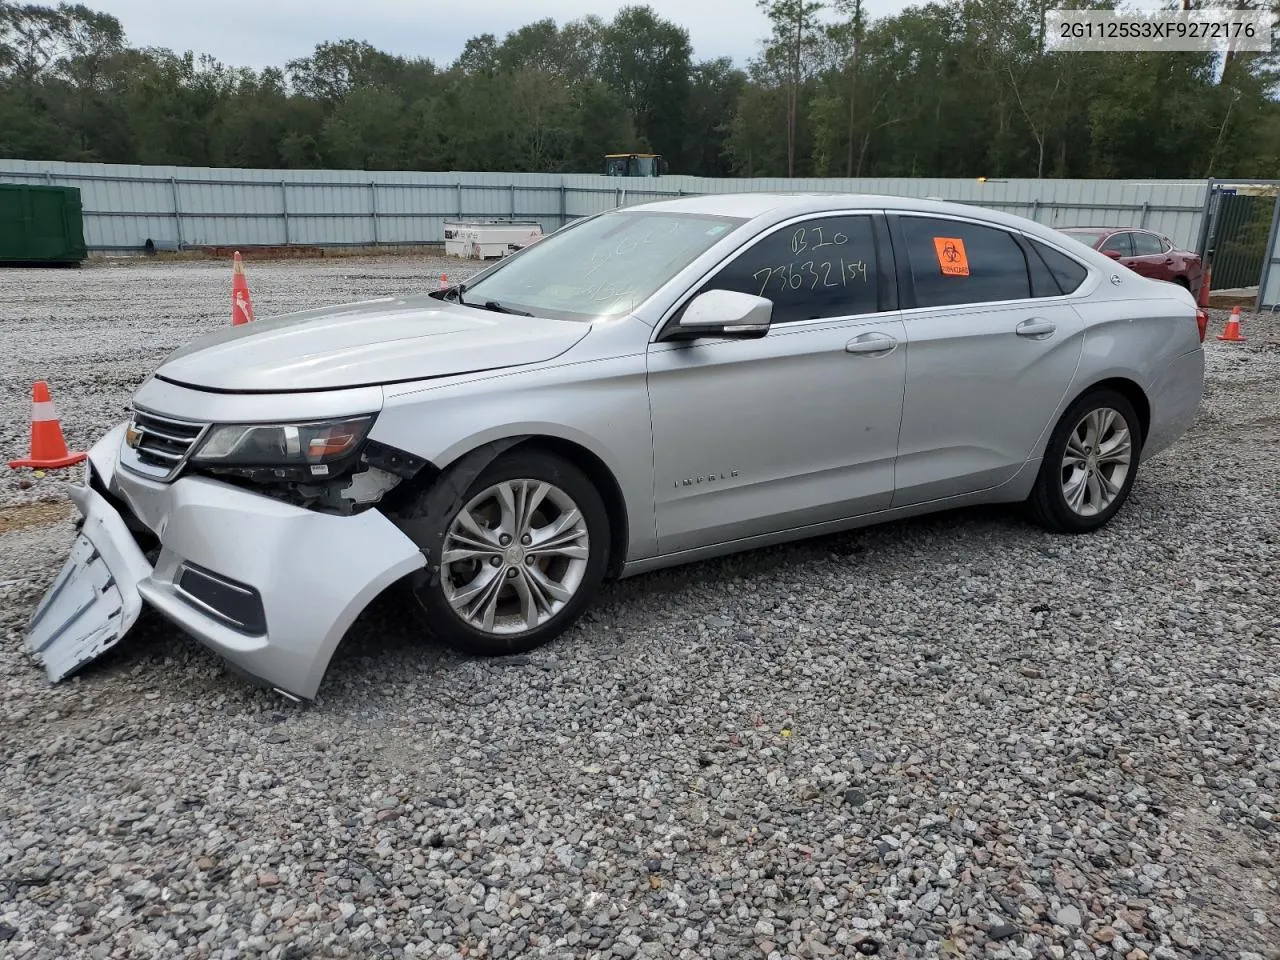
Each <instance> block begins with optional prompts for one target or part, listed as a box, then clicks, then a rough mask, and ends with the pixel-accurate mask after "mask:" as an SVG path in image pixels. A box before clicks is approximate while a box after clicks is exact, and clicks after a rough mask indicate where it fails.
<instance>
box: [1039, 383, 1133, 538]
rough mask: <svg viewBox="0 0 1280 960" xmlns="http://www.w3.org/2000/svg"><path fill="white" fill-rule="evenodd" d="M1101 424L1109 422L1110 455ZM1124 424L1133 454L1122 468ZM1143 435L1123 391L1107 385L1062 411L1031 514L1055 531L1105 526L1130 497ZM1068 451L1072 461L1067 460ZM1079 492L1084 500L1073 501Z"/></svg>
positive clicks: (1044, 464) (1047, 449) (1044, 525)
mask: <svg viewBox="0 0 1280 960" xmlns="http://www.w3.org/2000/svg"><path fill="white" fill-rule="evenodd" d="M1108 411H1109V413H1107V412H1108ZM1111 414H1114V417H1112V416H1110V415H1111ZM1090 423H1092V428H1091V427H1090V426H1089V424H1090ZM1100 424H1105V429H1104V431H1103V435H1102V448H1103V449H1104V451H1105V455H1104V456H1103V457H1101V458H1099V457H1098V449H1097V447H1098V444H1097V435H1096V428H1097V426H1099V425H1100ZM1121 427H1123V429H1124V430H1125V431H1127V432H1128V460H1127V462H1125V463H1124V464H1123V471H1122V473H1121V472H1119V471H1117V469H1116V467H1118V466H1120V460H1121V457H1120V456H1119V455H1120V453H1121V448H1122V442H1121V441H1120V436H1119V434H1118V433H1117V431H1118V430H1119V429H1121ZM1091 429H1092V430H1093V431H1094V433H1093V435H1092V436H1091V435H1090V430H1091ZM1073 435H1075V436H1074V440H1073ZM1142 441H1143V437H1142V425H1141V423H1140V422H1139V420H1138V415H1137V413H1135V412H1134V409H1133V404H1131V403H1130V402H1129V401H1128V400H1127V399H1126V398H1125V396H1124V395H1123V394H1121V393H1119V392H1117V391H1115V390H1109V389H1105V388H1104V389H1099V390H1093V391H1090V392H1089V393H1087V394H1085V395H1084V396H1082V397H1080V398H1079V399H1077V400H1076V401H1075V402H1074V403H1073V404H1071V406H1070V407H1068V408H1067V411H1066V413H1064V414H1063V415H1062V419H1061V420H1059V421H1058V425H1057V426H1056V427H1054V430H1053V434H1052V435H1051V436H1050V437H1049V443H1048V445H1047V446H1046V447H1045V452H1044V460H1043V461H1042V462H1041V464H1040V473H1039V475H1038V476H1037V477H1036V484H1035V486H1034V487H1033V488H1032V491H1031V496H1030V497H1028V498H1027V507H1028V510H1029V512H1030V514H1031V517H1032V519H1033V520H1034V521H1035V522H1036V523H1038V524H1040V525H1041V526H1042V527H1045V528H1046V529H1048V530H1051V531H1053V532H1055V533H1068V534H1078V533H1089V532H1091V531H1093V530H1097V529H1098V528H1099V527H1102V526H1104V525H1105V524H1106V523H1107V522H1108V521H1110V519H1111V518H1112V517H1114V516H1115V515H1116V513H1117V512H1118V511H1119V510H1120V508H1121V507H1122V506H1123V505H1124V503H1125V501H1126V500H1127V499H1128V498H1129V491H1130V490H1131V489H1132V488H1133V482H1134V479H1135V478H1136V477H1137V475H1138V459H1139V456H1140V455H1141V452H1142ZM1069 444H1070V450H1068V445H1069ZM1069 453H1070V454H1071V457H1070V460H1071V465H1069V464H1068V462H1067V461H1068V454H1069ZM1077 454H1079V456H1077ZM1091 471H1092V475H1091ZM1112 487H1114V488H1115V489H1114V490H1113V489H1111V488H1112ZM1069 493H1071V494H1072V495H1073V497H1072V498H1069V496H1068V494H1069ZM1076 494H1078V495H1079V502H1078V503H1077V504H1076V505H1075V506H1073V505H1072V502H1071V499H1074V495H1076ZM1108 497H1109V498H1110V499H1107V498H1108Z"/></svg>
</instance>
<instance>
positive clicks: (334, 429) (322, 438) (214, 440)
mask: <svg viewBox="0 0 1280 960" xmlns="http://www.w3.org/2000/svg"><path fill="white" fill-rule="evenodd" d="M373 420H374V418H373V416H372V415H369V416H364V417H350V418H347V419H343V420H317V421H313V422H310V423H243V424H222V425H218V426H215V427H213V428H212V429H211V430H210V431H209V434H208V436H207V437H206V438H205V441H204V443H202V444H200V448H199V449H198V450H197V451H196V452H195V453H194V454H193V455H192V457H191V459H192V461H193V462H194V463H200V464H205V465H207V466H210V467H215V468H216V467H229V468H234V467H257V468H267V469H268V470H270V468H273V467H274V468H281V469H280V470H279V471H278V472H279V475H280V476H282V477H283V476H286V475H290V474H293V473H295V472H297V471H298V469H299V468H302V471H303V472H304V473H306V474H309V475H310V476H314V477H324V476H328V475H329V472H330V467H331V465H333V464H334V463H336V462H339V461H343V460H346V459H347V458H349V457H351V456H352V455H353V454H355V453H356V452H357V451H358V450H359V449H360V445H361V444H362V443H363V442H364V438H365V437H366V436H367V435H368V433H369V428H370V427H371V426H373ZM253 472H254V473H258V472H259V471H257V470H255V471H253Z"/></svg>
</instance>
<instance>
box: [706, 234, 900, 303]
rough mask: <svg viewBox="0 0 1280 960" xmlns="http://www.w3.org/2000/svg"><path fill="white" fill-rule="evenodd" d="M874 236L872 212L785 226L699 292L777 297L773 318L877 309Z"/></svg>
mask: <svg viewBox="0 0 1280 960" xmlns="http://www.w3.org/2000/svg"><path fill="white" fill-rule="evenodd" d="M876 268H877V258H876V243H875V234H874V232H873V230H872V226H871V218H870V217H867V216H849V217H822V218H819V219H815V220H808V221H805V222H804V223H799V224H794V225H792V226H789V227H783V228H782V229H781V230H776V231H774V232H773V233H772V234H769V235H768V236H766V237H765V238H764V239H762V240H761V241H760V242H759V243H757V244H755V245H754V246H752V247H749V248H748V249H747V250H746V251H744V252H743V253H741V254H739V255H738V257H737V258H736V259H734V260H733V261H732V262H731V263H729V264H728V265H727V266H725V267H724V268H723V269H722V270H721V271H720V272H719V273H717V274H716V275H715V276H714V277H712V278H711V279H710V280H708V281H707V282H706V283H705V284H703V285H702V287H701V288H700V289H699V290H698V293H705V292H706V291H708V290H736V291H738V292H740V293H750V294H754V295H755V296H758V297H767V298H768V299H770V300H772V301H773V322H774V323H792V322H794V321H797V320H819V319H823V318H826V317H849V316H855V315H857V314H862V313H875V312H876V311H877V310H879V309H880V305H879V299H878V295H877V287H878V284H877V277H876Z"/></svg>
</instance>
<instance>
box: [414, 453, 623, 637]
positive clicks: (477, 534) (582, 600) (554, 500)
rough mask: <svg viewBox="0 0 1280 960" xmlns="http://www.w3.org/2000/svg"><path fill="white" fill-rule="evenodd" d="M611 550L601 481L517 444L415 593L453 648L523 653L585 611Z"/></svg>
mask: <svg viewBox="0 0 1280 960" xmlns="http://www.w3.org/2000/svg"><path fill="white" fill-rule="evenodd" d="M433 552H434V551H433ZM608 554H609V518H608V513H607V512H606V510H605V507H604V503H603V501H602V500H601V498H600V494H599V493H598V492H597V491H596V489H595V487H594V486H593V485H592V483H591V481H590V480H589V479H588V478H587V477H586V476H585V475H584V474H583V473H582V471H581V470H579V469H578V468H577V467H575V466H574V465H573V464H571V463H569V462H568V461H566V460H564V459H562V458H560V457H557V456H553V455H551V454H547V453H543V452H541V451H536V450H531V451H520V450H515V451H512V452H511V453H509V454H506V455H503V456H501V457H499V458H498V459H497V460H495V461H494V462H493V463H492V464H490V465H489V466H488V467H487V468H485V470H484V471H482V472H481V474H480V475H479V476H478V477H476V479H475V480H474V481H473V482H472V484H471V485H470V486H469V487H468V488H467V491H466V493H465V495H464V496H463V498H462V504H461V506H459V507H458V508H457V509H456V511H454V513H453V514H452V516H449V517H448V518H447V520H446V521H445V532H444V536H443V538H442V540H441V542H440V547H439V551H438V556H433V557H432V558H431V559H432V561H433V564H434V565H435V566H437V567H438V574H437V575H436V576H434V577H432V578H431V579H430V580H429V581H428V582H426V583H424V584H422V585H420V586H418V587H416V588H415V590H414V596H415V597H416V598H417V601H418V603H417V606H418V607H419V610H420V612H421V613H422V614H423V615H424V617H425V623H426V626H427V628H428V629H429V630H430V631H431V632H432V633H433V634H435V635H436V636H437V637H439V638H440V639H441V640H443V641H444V642H446V643H448V644H450V645H451V646H454V647H457V648H459V649H462V650H466V651H467V652H470V653H478V654H482V655H488V656H496V655H501V654H510V653H521V652H523V651H526V650H531V649H533V648H534V647H537V646H541V645H542V644H544V643H546V642H547V641H549V640H552V639H554V638H555V637H557V636H559V635H560V634H562V633H563V632H564V631H565V630H567V629H568V628H569V627H570V626H571V625H572V624H573V622H574V621H575V620H577V619H578V617H579V616H581V615H582V613H583V611H584V610H585V609H586V607H587V605H588V604H589V603H590V601H591V599H592V598H593V596H594V595H595V592H596V590H597V588H598V587H599V585H600V581H601V580H602V579H603V577H604V570H605V566H606V561H607V559H608Z"/></svg>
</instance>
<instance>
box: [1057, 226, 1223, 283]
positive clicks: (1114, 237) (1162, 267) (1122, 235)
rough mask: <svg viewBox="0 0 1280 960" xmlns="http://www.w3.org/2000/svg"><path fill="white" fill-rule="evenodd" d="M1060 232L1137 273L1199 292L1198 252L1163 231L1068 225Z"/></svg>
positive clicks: (1199, 266) (1200, 265)
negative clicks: (1182, 247)
mask: <svg viewBox="0 0 1280 960" xmlns="http://www.w3.org/2000/svg"><path fill="white" fill-rule="evenodd" d="M1060 232H1062V233H1065V234H1066V235H1067V236H1069V237H1074V238H1075V239H1076V240H1079V241H1080V242H1081V243H1084V244H1087V245H1088V246H1090V247H1093V249H1095V250H1098V251H1100V252H1102V253H1104V254H1106V255H1107V256H1108V257H1111V258H1112V259H1113V260H1119V261H1120V262H1121V263H1123V264H1124V265H1125V266H1126V267H1128V268H1129V269H1130V270H1132V271H1133V272H1134V273H1139V274H1142V276H1144V277H1150V278H1151V279H1153V280H1168V281H1169V282H1171V283H1177V284H1180V285H1181V286H1184V287H1186V288H1187V289H1188V290H1190V291H1191V292H1192V293H1193V294H1197V295H1198V294H1199V292H1200V274H1201V272H1202V271H1203V269H1204V265H1203V263H1202V262H1201V260H1200V256H1199V254H1195V253H1191V252H1190V251H1188V250H1179V249H1178V248H1177V247H1175V246H1174V245H1173V241H1172V240H1170V239H1169V238H1168V237H1166V236H1164V235H1163V234H1159V233H1153V232H1152V231H1150V230H1142V229H1140V228H1138V227H1065V228H1062V229H1061V230H1060Z"/></svg>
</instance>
